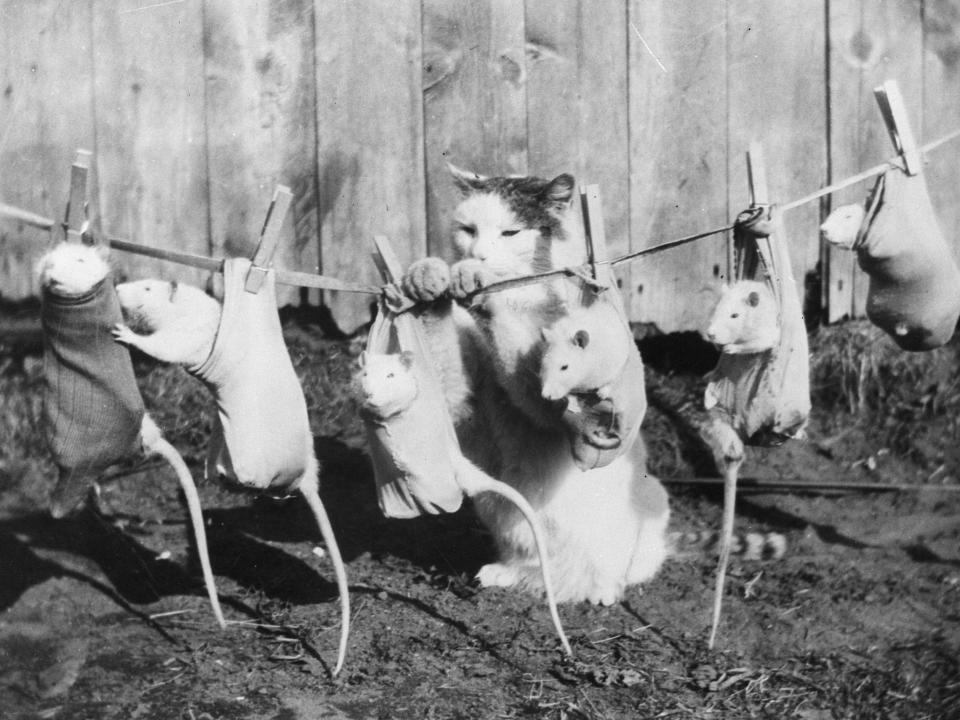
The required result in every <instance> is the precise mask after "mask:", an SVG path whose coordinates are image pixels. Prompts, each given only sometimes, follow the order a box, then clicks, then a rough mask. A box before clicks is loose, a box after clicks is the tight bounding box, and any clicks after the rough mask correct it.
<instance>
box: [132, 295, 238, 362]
mask: <svg viewBox="0 0 960 720" xmlns="http://www.w3.org/2000/svg"><path fill="white" fill-rule="evenodd" d="M117 297H118V298H119V299H120V307H121V308H122V310H123V314H124V317H125V318H127V319H128V321H130V322H133V323H135V324H137V325H142V326H145V327H146V328H147V329H149V330H150V331H151V332H150V334H147V335H140V334H138V333H135V332H134V331H133V330H131V329H130V327H128V326H127V325H122V324H121V325H117V327H116V328H115V329H114V337H115V338H116V339H117V341H118V342H122V343H126V344H127V345H131V346H133V347H135V348H137V349H139V350H141V351H143V352H145V353H146V354H147V355H150V356H151V357H155V358H157V359H158V360H161V361H163V362H169V363H180V364H183V365H188V366H194V365H200V364H201V363H202V362H203V361H204V360H206V359H207V357H208V356H209V355H210V351H211V350H212V349H213V341H214V340H215V339H216V336H217V329H218V328H219V327H220V313H221V307H220V303H219V302H217V301H216V300H214V299H213V298H212V297H210V296H209V295H207V294H206V293H205V292H203V291H202V290H200V289H199V288H196V287H193V286H192V285H184V284H183V283H177V284H174V283H170V282H167V281H165V280H138V281H136V282H129V283H122V284H120V285H118V286H117Z"/></svg>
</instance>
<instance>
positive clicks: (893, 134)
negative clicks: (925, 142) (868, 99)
mask: <svg viewBox="0 0 960 720" xmlns="http://www.w3.org/2000/svg"><path fill="white" fill-rule="evenodd" d="M873 96H874V98H876V100H877V105H879V107H880V114H881V115H882V116H883V122H884V124H885V125H886V126H887V132H888V133H889V134H890V141H891V142H892V143H893V147H894V148H895V149H896V151H897V153H898V154H899V155H900V157H901V158H903V167H904V170H906V171H907V175H916V174H917V173H919V172H920V171H921V170H922V169H923V158H922V157H921V154H920V147H919V146H918V145H917V140H916V138H915V137H914V135H913V130H912V129H911V127H910V118H909V117H908V116H907V106H906V104H905V103H904V102H903V95H901V94H900V86H899V85H898V84H897V81H896V80H887V81H886V82H885V83H883V85H880V86H879V87H876V88H874V89H873Z"/></svg>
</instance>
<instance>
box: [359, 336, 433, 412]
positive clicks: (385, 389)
mask: <svg viewBox="0 0 960 720" xmlns="http://www.w3.org/2000/svg"><path fill="white" fill-rule="evenodd" d="M410 362H411V360H410V359H409V357H408V358H407V359H405V358H404V356H403V355H401V354H399V353H394V354H389V355H385V354H380V353H371V352H364V353H363V354H362V355H361V356H360V368H361V369H360V374H359V379H360V388H361V390H362V393H363V397H362V402H363V406H364V407H365V408H366V409H367V410H369V411H370V412H372V413H373V414H374V415H376V416H377V417H378V418H380V419H386V418H389V417H393V416H394V415H398V414H400V413H402V412H403V411H404V410H408V409H409V408H410V406H411V405H413V401H414V400H416V398H417V395H418V394H419V391H420V388H419V387H418V385H417V377H416V375H414V374H413V372H412V371H411V367H410Z"/></svg>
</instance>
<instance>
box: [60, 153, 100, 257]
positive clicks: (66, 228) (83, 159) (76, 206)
mask: <svg viewBox="0 0 960 720" xmlns="http://www.w3.org/2000/svg"><path fill="white" fill-rule="evenodd" d="M92 157H93V153H91V152H90V151H89V150H77V157H76V159H75V160H74V161H73V165H72V166H71V167H70V197H69V199H68V200H67V209H66V212H64V215H63V239H64V240H65V241H67V242H84V235H85V234H86V232H87V227H88V222H89V218H88V216H87V175H88V173H89V171H90V160H91V158H92Z"/></svg>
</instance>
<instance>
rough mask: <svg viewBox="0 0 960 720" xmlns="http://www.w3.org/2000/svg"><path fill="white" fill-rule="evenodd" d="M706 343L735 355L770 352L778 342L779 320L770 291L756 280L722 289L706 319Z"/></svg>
mask: <svg viewBox="0 0 960 720" xmlns="http://www.w3.org/2000/svg"><path fill="white" fill-rule="evenodd" d="M706 336H707V339H708V340H709V341H710V342H713V343H716V344H717V345H721V346H722V347H723V352H725V353H728V354H732V355H736V354H745V353H756V352H762V351H764V350H769V349H771V348H773V347H774V346H775V345H776V344H777V343H778V342H779V340H780V319H779V317H778V310H777V301H776V298H775V297H774V296H773V291H771V290H770V287H769V286H768V285H767V284H766V283H765V282H761V281H758V280H739V281H737V282H735V283H733V284H732V285H724V286H723V287H722V289H721V293H720V300H719V301H718V302H717V305H716V307H715V308H714V310H713V314H712V315H711V317H710V324H709V326H708V327H707V332H706Z"/></svg>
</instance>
